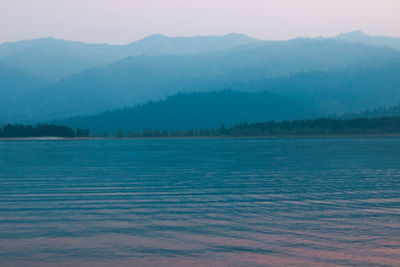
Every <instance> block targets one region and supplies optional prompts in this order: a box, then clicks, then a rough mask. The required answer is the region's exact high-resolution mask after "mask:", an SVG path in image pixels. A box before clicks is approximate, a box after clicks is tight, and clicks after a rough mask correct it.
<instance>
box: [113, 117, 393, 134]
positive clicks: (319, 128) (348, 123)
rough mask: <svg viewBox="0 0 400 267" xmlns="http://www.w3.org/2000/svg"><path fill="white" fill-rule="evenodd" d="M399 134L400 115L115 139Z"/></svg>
mask: <svg viewBox="0 0 400 267" xmlns="http://www.w3.org/2000/svg"><path fill="white" fill-rule="evenodd" d="M363 134H371V135H373V134H400V117H385V118H370V119H369V118H357V119H330V118H327V119H308V120H293V121H281V122H276V121H268V122H261V123H247V122H245V123H241V124H238V125H235V126H233V127H225V126H223V125H222V126H221V127H219V128H217V129H201V130H175V131H165V130H164V131H163V130H161V131H160V130H153V129H146V130H144V131H141V132H128V133H124V132H122V131H118V132H117V134H116V137H118V138H146V137H223V136H226V137H246V136H307V135H363Z"/></svg>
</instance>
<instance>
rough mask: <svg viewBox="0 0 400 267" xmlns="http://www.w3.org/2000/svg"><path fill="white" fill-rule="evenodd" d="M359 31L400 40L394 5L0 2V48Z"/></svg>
mask: <svg viewBox="0 0 400 267" xmlns="http://www.w3.org/2000/svg"><path fill="white" fill-rule="evenodd" d="M357 29H361V30H363V31H364V32H366V33H368V34H373V35H391V36H397V37H400V0H0V42H5V41H16V40H22V39H32V38H39V37H48V36H51V37H55V38H61V39H68V40H80V41H84V42H91V43H93V42H94V43H128V42H131V41H134V40H137V39H140V38H143V37H145V36H147V35H150V34H154V33H162V34H165V35H168V36H178V35H179V36H193V35H221V34H226V33H230V32H238V33H245V34H247V35H250V36H253V37H257V38H260V39H266V40H271V39H289V38H294V37H298V36H320V35H322V36H334V35H337V34H338V33H340V32H346V31H352V30H357Z"/></svg>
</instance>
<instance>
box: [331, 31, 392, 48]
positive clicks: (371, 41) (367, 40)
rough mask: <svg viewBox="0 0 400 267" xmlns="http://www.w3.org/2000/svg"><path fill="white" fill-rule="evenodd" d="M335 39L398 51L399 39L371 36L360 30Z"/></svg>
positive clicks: (342, 34)
mask: <svg viewBox="0 0 400 267" xmlns="http://www.w3.org/2000/svg"><path fill="white" fill-rule="evenodd" d="M336 39H337V40H343V41H346V42H352V43H361V44H366V45H371V46H376V47H388V48H391V49H396V50H398V51H400V38H396V37H389V36H371V35H367V34H365V33H363V32H362V31H360V30H357V31H352V32H347V33H341V34H339V35H338V36H337V37H336Z"/></svg>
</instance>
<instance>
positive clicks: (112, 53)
mask: <svg viewBox="0 0 400 267" xmlns="http://www.w3.org/2000/svg"><path fill="white" fill-rule="evenodd" d="M257 42H261V41H259V40H257V39H254V38H250V37H248V36H245V35H242V34H228V35H225V36H201V37H166V36H164V35H152V36H149V37H147V38H144V39H142V40H138V41H136V42H133V43H130V44H126V45H108V44H86V43H82V42H76V41H65V40H58V39H53V38H41V39H35V40H27V41H20V42H14V43H4V44H0V63H2V64H3V65H6V66H9V67H11V68H15V69H19V70H22V71H24V72H26V73H29V74H31V75H34V76H37V77H40V78H42V79H47V80H49V81H55V80H58V79H59V78H66V77H68V76H70V75H72V74H75V73H79V72H82V71H85V70H88V69H91V68H94V67H99V66H104V65H106V64H110V63H113V62H115V61H117V60H120V59H123V58H126V57H129V56H138V55H148V56H157V55H186V54H188V55H189V54H199V53H208V52H214V51H218V50H224V49H231V48H234V47H237V46H244V45H250V44H253V43H257Z"/></svg>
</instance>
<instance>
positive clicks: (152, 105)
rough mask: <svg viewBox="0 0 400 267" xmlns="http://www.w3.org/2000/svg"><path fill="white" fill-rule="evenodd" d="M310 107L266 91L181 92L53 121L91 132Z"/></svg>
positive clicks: (297, 114) (300, 113) (297, 113)
mask: <svg viewBox="0 0 400 267" xmlns="http://www.w3.org/2000/svg"><path fill="white" fill-rule="evenodd" d="M311 114H312V110H310V109H308V108H307V107H304V106H302V105H300V104H298V103H296V102H294V101H291V100H289V99H287V98H285V97H282V96H278V95H275V94H272V93H269V92H258V93H247V92H235V91H229V90H225V91H218V92H210V93H180V94H177V95H174V96H171V97H169V98H167V99H166V100H161V101H157V102H148V103H147V104H144V105H137V106H135V107H132V108H125V109H119V110H115V111H111V112H105V113H102V114H100V115H97V116H88V117H75V118H71V119H66V120H57V121H54V123H57V124H62V125H67V126H70V127H73V128H90V129H91V132H92V133H103V132H108V133H115V132H117V131H118V130H123V131H125V132H128V131H141V130H144V129H147V128H152V129H158V130H184V129H201V128H216V127H219V126H220V125H221V124H225V125H227V126H233V125H234V124H237V123H240V122H244V121H249V122H256V121H266V120H285V119H293V118H305V117H308V116H310V115H311Z"/></svg>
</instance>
